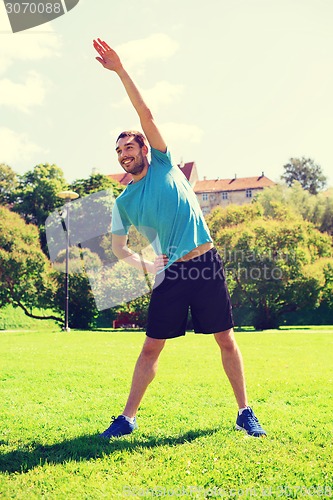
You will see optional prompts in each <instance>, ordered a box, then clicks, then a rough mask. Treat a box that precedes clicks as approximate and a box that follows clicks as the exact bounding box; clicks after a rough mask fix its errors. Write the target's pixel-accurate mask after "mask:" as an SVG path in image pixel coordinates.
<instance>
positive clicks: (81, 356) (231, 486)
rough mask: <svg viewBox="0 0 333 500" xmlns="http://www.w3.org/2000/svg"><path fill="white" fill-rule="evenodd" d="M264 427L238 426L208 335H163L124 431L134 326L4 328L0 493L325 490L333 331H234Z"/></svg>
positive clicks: (69, 495) (299, 494)
mask: <svg viewBox="0 0 333 500" xmlns="http://www.w3.org/2000/svg"><path fill="white" fill-rule="evenodd" d="M236 336H237V340H238V343H239V345H240V347H241V349H242V353H243V357H244V361H245V368H246V374H247V385H248V392H249V396H250V402H251V405H252V406H253V408H254V410H255V412H256V414H257V415H258V416H259V418H260V421H261V423H262V425H263V427H264V428H265V429H266V431H267V433H268V436H267V438H265V439H256V438H249V437H247V436H245V435H244V434H243V433H240V432H236V431H235V430H234V424H235V418H236V406H235V401H234V398H233V395H232V392H231V388H230V386H229V383H228V382H227V380H226V377H225V374H224V372H223V370H222V368H221V365H220V356H219V352H218V348H217V345H216V344H215V342H214V340H213V338H212V337H210V336H202V335H194V334H191V333H190V334H188V335H186V337H184V338H180V339H175V340H171V341H169V343H167V345H166V347H165V350H164V351H163V353H162V355H161V360H160V367H159V373H158V375H157V377H156V379H155V381H154V382H153V384H152V385H151V386H150V387H149V389H148V392H147V394H146V397H145V399H144V401H143V403H142V406H141V408H140V411H139V415H138V423H139V429H138V430H137V431H136V432H135V433H133V434H132V435H131V436H128V437H123V438H121V439H119V440H113V441H112V442H110V443H105V442H101V441H100V439H99V438H98V437H97V434H98V433H99V432H101V431H103V430H104V429H105V427H106V426H108V423H109V420H110V417H111V415H117V414H118V413H120V412H121V411H122V408H123V404H124V402H125V399H126V396H127V392H128V389H129V383H130V379H131V376H132V370H133V366H134V363H135V360H136V358H137V356H138V353H139V351H140V348H141V344H142V342H143V339H144V334H143V333H133V332H120V333H119V332H117V333H115V332H107V331H100V332H76V331H72V332H71V333H64V332H59V331H54V328H53V331H52V327H51V326H50V327H49V329H47V328H46V327H43V326H42V327H40V330H39V331H28V332H27V331H24V332H23V331H14V332H0V366H1V373H0V401H1V412H0V421H1V422H0V423H1V436H0V451H1V456H0V470H1V476H0V498H3V499H9V498H22V499H28V500H30V499H35V498H36V499H41V498H45V499H47V500H49V499H56V500H62V499H66V500H67V499H102V498H107V499H113V498H127V497H128V498H133V499H134V498H154V497H162V498H167V497H169V498H170V497H171V498H172V497H174V498H181V497H182V498H202V499H203V498H272V499H275V498H310V497H312V498H330V497H333V465H332V456H333V453H332V452H333V411H332V410H333V403H332V394H333V363H332V360H333V327H318V328H310V327H309V328H306V327H304V328H302V329H300V328H295V329H291V330H280V331H266V332H264V333H258V332H238V333H237V334H236Z"/></svg>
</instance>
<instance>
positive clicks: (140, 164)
mask: <svg viewBox="0 0 333 500" xmlns="http://www.w3.org/2000/svg"><path fill="white" fill-rule="evenodd" d="M144 148H145V146H144V147H142V148H141V147H140V145H139V144H138V143H137V142H136V141H135V140H134V138H133V137H124V138H122V139H119V141H118V143H117V148H116V152H117V155H118V161H119V163H120V165H121V166H122V168H123V169H124V170H125V172H128V173H129V174H132V175H133V176H138V175H140V174H141V173H142V172H143V171H144V169H145V168H146V166H147V164H148V162H147V156H146V155H144V153H143V149H144Z"/></svg>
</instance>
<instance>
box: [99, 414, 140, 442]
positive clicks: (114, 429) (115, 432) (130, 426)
mask: <svg viewBox="0 0 333 500" xmlns="http://www.w3.org/2000/svg"><path fill="white" fill-rule="evenodd" d="M137 428H138V424H137V423H136V419H135V417H134V422H133V423H131V422H129V421H128V420H126V418H125V417H124V415H119V417H117V418H116V417H112V420H111V425H110V427H108V428H107V429H106V430H105V431H104V432H102V434H100V437H102V438H105V439H110V438H111V437H121V436H124V435H125V434H131V433H132V432H133V431H134V429H137Z"/></svg>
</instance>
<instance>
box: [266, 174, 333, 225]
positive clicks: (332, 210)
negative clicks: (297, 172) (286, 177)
mask: <svg viewBox="0 0 333 500" xmlns="http://www.w3.org/2000/svg"><path fill="white" fill-rule="evenodd" d="M256 202H257V203H260V205H261V206H262V207H263V214H264V216H265V217H272V218H275V216H276V211H277V207H278V206H279V207H281V206H282V205H283V206H284V207H285V208H286V209H288V211H289V212H291V213H292V214H293V216H294V215H295V214H296V215H297V216H301V217H302V218H303V219H304V220H307V221H309V222H312V223H313V224H314V225H315V227H316V228H317V229H319V230H320V231H321V232H328V233H329V234H333V190H332V189H329V190H326V191H324V192H321V193H318V194H317V195H313V194H310V193H309V191H306V190H304V189H303V188H302V186H301V184H300V183H299V182H298V181H295V182H293V184H292V186H291V187H288V186H287V185H285V184H276V185H275V186H272V187H269V188H266V189H264V190H263V191H262V192H261V193H259V194H258V195H257V196H256Z"/></svg>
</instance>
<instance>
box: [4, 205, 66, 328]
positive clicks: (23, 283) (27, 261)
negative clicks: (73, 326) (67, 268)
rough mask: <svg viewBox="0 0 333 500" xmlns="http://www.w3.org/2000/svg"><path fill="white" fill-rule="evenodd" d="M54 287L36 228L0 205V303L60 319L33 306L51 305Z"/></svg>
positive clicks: (30, 313)
mask: <svg viewBox="0 0 333 500" xmlns="http://www.w3.org/2000/svg"><path fill="white" fill-rule="evenodd" d="M56 288H57V284H56V282H55V280H54V278H53V277H52V268H51V265H50V263H49V261H48V259H47V257H46V256H45V255H44V253H43V252H42V250H41V248H40V244H39V237H38V229H37V228H36V227H35V226H34V225H31V224H26V223H25V222H24V221H23V219H22V218H21V217H20V216H19V215H18V214H15V213H13V212H12V211H10V210H9V209H7V208H5V207H1V206H0V307H4V306H5V305H7V304H12V305H13V306H14V307H21V309H23V311H24V312H25V314H26V315H27V316H29V317H31V318H36V319H54V320H56V321H61V318H59V317H57V316H54V315H48V316H46V315H45V316H42V315H40V314H35V313H34V312H33V309H34V308H52V304H53V296H54V293H55V291H56Z"/></svg>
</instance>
